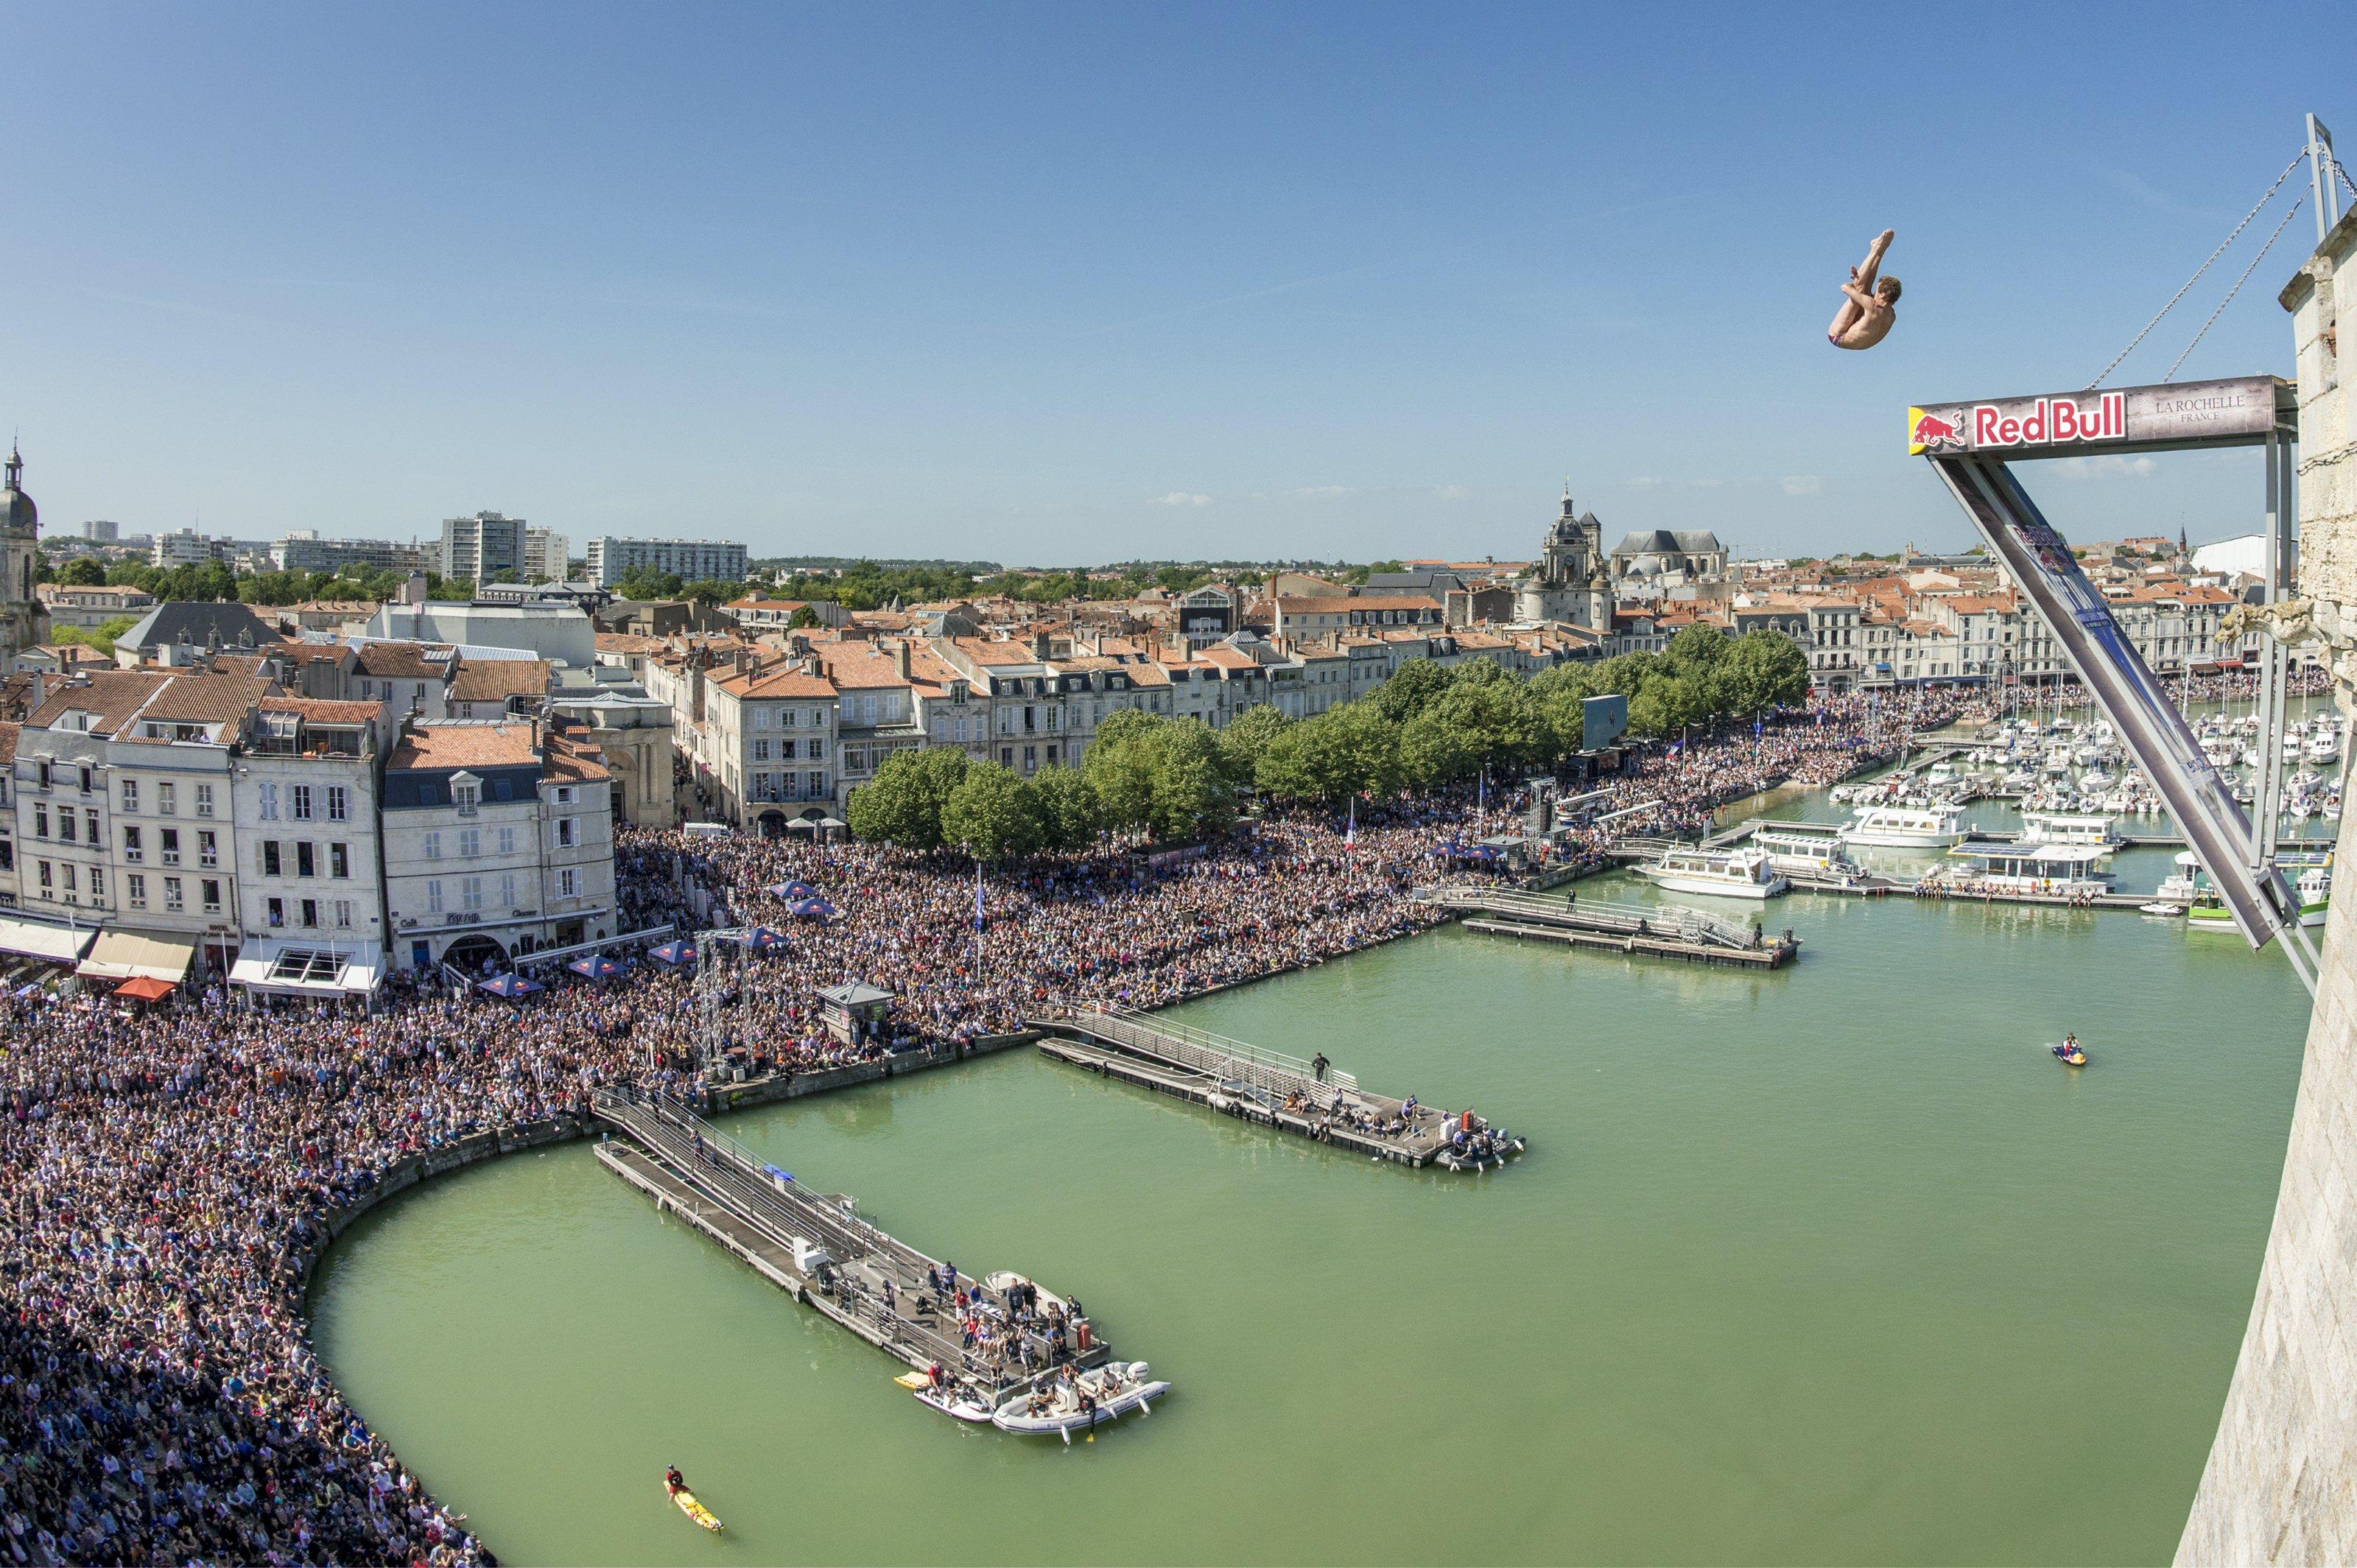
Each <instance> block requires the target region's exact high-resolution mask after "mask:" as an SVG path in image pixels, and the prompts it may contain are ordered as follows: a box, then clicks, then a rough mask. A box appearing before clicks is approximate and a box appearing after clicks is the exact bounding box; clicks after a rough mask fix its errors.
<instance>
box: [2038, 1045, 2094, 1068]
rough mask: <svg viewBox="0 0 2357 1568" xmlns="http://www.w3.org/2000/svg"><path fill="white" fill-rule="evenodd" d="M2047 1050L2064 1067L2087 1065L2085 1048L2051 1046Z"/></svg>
mask: <svg viewBox="0 0 2357 1568" xmlns="http://www.w3.org/2000/svg"><path fill="white" fill-rule="evenodd" d="M2046 1048H2047V1049H2048V1050H2050V1051H2052V1052H2053V1053H2054V1059H2055V1060H2056V1061H2058V1062H2061V1064H2062V1065H2063V1066H2064V1067H2085V1066H2086V1065H2087V1047H2084V1046H2049V1047H2046Z"/></svg>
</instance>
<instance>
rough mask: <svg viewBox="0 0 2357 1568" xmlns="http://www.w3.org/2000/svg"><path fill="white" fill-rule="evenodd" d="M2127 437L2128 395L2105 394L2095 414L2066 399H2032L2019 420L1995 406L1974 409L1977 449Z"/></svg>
mask: <svg viewBox="0 0 2357 1568" xmlns="http://www.w3.org/2000/svg"><path fill="white" fill-rule="evenodd" d="M2127 433H2128V400H2127V394H2126V392H2104V393H2103V394H2102V395H2101V396H2099V397H2097V398H2096V400H2095V406H2094V408H2093V410H2088V409H2083V408H2081V407H2080V406H2079V403H2078V400H2077V399H2075V398H2067V397H2053V398H2047V397H2041V398H2032V399H2031V400H2030V403H2029V413H2026V414H2023V415H2022V416H2020V417H2019V418H2016V417H2014V416H2012V415H2010V414H2007V413H2004V411H2003V410H2001V409H2000V408H1998V407H1996V405H1995V404H1992V403H1975V405H1974V406H1973V445H1974V446H2044V445H2046V444H2048V443H2050V442H2056V441H2119V440H2125V439H2126V436H2127Z"/></svg>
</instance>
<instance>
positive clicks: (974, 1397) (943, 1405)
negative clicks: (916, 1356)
mask: <svg viewBox="0 0 2357 1568" xmlns="http://www.w3.org/2000/svg"><path fill="white" fill-rule="evenodd" d="M893 1381H894V1382H896V1383H898V1384H899V1385H900V1386H901V1387H902V1388H904V1389H906V1390H908V1391H909V1392H910V1393H912V1394H914V1395H916V1396H917V1400H918V1402H919V1403H920V1404H928V1405H931V1406H932V1407H933V1408H934V1409H935V1410H937V1411H940V1412H942V1414H943V1415H950V1416H955V1417H956V1418H957V1419H958V1420H960V1421H988V1420H989V1419H990V1401H989V1399H988V1397H987V1396H985V1394H983V1393H982V1392H981V1391H979V1390H976V1389H974V1388H972V1387H969V1386H968V1385H966V1384H963V1383H961V1382H959V1381H957V1380H955V1379H953V1378H948V1377H944V1378H943V1379H942V1386H941V1387H940V1388H938V1389H937V1388H935V1387H933V1380H932V1379H931V1377H929V1376H927V1375H926V1374H925V1373H923V1372H903V1373H901V1374H900V1375H899V1377H897V1378H895V1379H893Z"/></svg>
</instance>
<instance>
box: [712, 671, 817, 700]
mask: <svg viewBox="0 0 2357 1568" xmlns="http://www.w3.org/2000/svg"><path fill="white" fill-rule="evenodd" d="M712 684H713V685H715V686H716V687H718V688H719V689H720V690H722V691H724V692H726V693H728V694H729V695H730V696H732V697H736V698H737V699H738V700H740V701H748V700H749V701H754V702H766V701H769V700H770V699H771V698H775V697H825V698H832V697H834V694H835V692H834V683H833V682H828V681H823V680H821V679H819V677H817V676H815V675H813V674H812V673H811V672H810V671H807V670H801V669H796V668H794V667H792V666H791V665H788V666H784V667H781V668H779V669H775V670H764V671H762V672H761V673H760V674H759V675H751V674H748V673H746V672H745V671H731V672H730V673H728V674H726V675H724V674H722V673H720V672H719V671H714V672H713V674H712Z"/></svg>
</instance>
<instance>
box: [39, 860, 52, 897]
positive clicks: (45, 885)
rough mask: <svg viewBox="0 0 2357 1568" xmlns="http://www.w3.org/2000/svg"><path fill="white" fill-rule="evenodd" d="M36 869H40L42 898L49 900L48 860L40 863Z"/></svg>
mask: <svg viewBox="0 0 2357 1568" xmlns="http://www.w3.org/2000/svg"><path fill="white" fill-rule="evenodd" d="M36 869H38V871H39V873H40V882H41V897H44V898H47V897H49V896H50V893H49V863H48V861H46V860H44V861H41V862H39V863H38V865H37V867H36Z"/></svg>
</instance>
